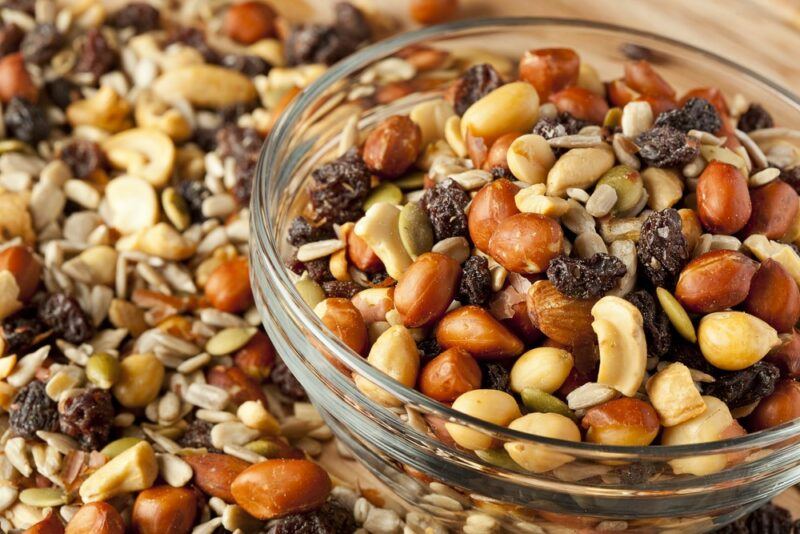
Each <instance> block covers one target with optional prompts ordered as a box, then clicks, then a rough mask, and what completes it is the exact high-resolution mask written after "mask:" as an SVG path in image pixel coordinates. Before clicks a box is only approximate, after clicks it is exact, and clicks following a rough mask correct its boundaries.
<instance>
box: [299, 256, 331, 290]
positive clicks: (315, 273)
mask: <svg viewBox="0 0 800 534" xmlns="http://www.w3.org/2000/svg"><path fill="white" fill-rule="evenodd" d="M303 266H304V267H305V271H306V272H307V273H308V276H309V277H310V278H311V279H312V280H314V281H315V282H316V283H318V284H321V283H323V282H332V281H333V280H334V278H333V274H332V273H331V269H330V263H329V262H328V259H327V258H319V259H317V260H311V261H307V262H305V263H304V264H303Z"/></svg>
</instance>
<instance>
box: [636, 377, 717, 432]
mask: <svg viewBox="0 0 800 534" xmlns="http://www.w3.org/2000/svg"><path fill="white" fill-rule="evenodd" d="M646 388H647V395H648V396H649V397H650V403H651V404H652V405H653V408H655V409H656V411H657V412H658V417H659V419H661V424H662V425H664V426H667V427H669V426H675V425H679V424H681V423H683V422H685V421H688V420H689V419H692V418H694V417H697V416H698V415H700V414H702V413H703V412H704V411H706V404H705V402H703V398H702V397H701V396H700V392H699V391H698V390H697V388H696V387H695V385H694V381H693V380H692V373H691V372H690V371H689V368H688V367H686V366H685V365H683V364H682V363H680V362H676V363H672V364H670V365H668V366H667V367H665V368H664V369H662V370H661V371H659V372H658V373H656V374H655V375H653V376H652V377H651V378H650V380H648V381H647V385H646Z"/></svg>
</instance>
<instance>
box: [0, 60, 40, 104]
mask: <svg viewBox="0 0 800 534" xmlns="http://www.w3.org/2000/svg"><path fill="white" fill-rule="evenodd" d="M14 97H20V98H24V99H26V100H28V101H30V102H36V101H37V100H39V89H38V88H37V87H36V85H35V84H34V83H33V80H32V79H31V75H30V73H29V72H28V69H27V68H25V59H24V58H23V57H22V54H21V53H16V54H9V55H7V56H5V57H3V59H0V101H2V102H3V103H4V104H5V103H8V102H9V101H11V99H12V98H14Z"/></svg>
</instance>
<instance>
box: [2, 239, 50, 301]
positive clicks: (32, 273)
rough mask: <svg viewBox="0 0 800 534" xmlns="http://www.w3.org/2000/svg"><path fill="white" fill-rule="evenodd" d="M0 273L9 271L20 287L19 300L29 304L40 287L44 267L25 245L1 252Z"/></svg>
mask: <svg viewBox="0 0 800 534" xmlns="http://www.w3.org/2000/svg"><path fill="white" fill-rule="evenodd" d="M0 271H9V272H10V273H11V274H12V275H14V280H16V282H17V287H19V297H18V298H19V300H21V301H22V302H27V301H28V300H29V299H30V298H31V297H32V296H33V294H34V293H35V292H36V288H37V287H39V282H40V280H41V278H42V265H41V264H40V263H39V260H37V259H36V257H35V256H34V255H33V253H32V252H31V250H30V249H29V248H28V247H26V246H24V245H16V246H11V247H8V248H6V249H4V250H3V251H2V252H0Z"/></svg>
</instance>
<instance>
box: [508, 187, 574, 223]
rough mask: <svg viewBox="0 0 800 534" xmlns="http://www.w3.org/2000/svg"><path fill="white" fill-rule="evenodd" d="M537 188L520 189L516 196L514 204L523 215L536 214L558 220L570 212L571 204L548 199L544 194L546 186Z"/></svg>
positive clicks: (562, 200) (559, 199)
mask: <svg viewBox="0 0 800 534" xmlns="http://www.w3.org/2000/svg"><path fill="white" fill-rule="evenodd" d="M538 185H539V186H540V188H541V189H540V190H539V191H537V189H539V188H537V187H526V188H524V189H520V191H519V193H517V194H516V195H515V196H514V203H515V204H516V205H517V208H518V209H519V211H521V212H522V213H536V214H539V215H544V216H546V217H551V218H554V219H555V218H558V217H561V216H562V215H564V214H565V213H567V211H569V203H568V202H567V201H566V200H564V199H563V198H559V197H548V196H546V195H544V194H541V193H543V191H541V190H543V189H544V185H543V184H538Z"/></svg>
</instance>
